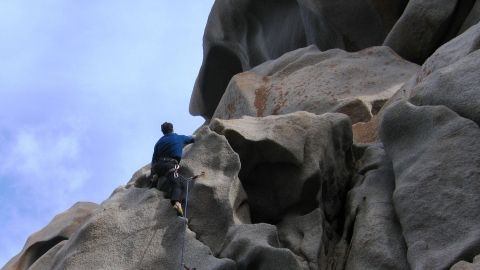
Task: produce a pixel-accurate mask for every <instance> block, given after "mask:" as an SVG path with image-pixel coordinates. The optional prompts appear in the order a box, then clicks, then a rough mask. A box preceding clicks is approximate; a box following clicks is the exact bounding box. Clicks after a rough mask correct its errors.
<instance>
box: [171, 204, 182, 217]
mask: <svg viewBox="0 0 480 270" xmlns="http://www.w3.org/2000/svg"><path fill="white" fill-rule="evenodd" d="M173 208H175V210H177V215H178V216H180V217H183V209H182V205H181V204H175V205H174V206H173Z"/></svg>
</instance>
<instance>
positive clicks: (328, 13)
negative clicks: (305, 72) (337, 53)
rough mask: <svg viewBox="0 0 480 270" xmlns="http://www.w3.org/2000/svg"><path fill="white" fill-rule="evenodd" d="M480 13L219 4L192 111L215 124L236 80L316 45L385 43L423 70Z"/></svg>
mask: <svg viewBox="0 0 480 270" xmlns="http://www.w3.org/2000/svg"><path fill="white" fill-rule="evenodd" d="M479 10H480V4H478V1H476V2H475V0H465V1H457V0H442V1H426V0H414V1H406V0H395V1H378V0H358V1H356V0H355V1H353V0H342V1H328V0H282V1H280V2H278V1H272V0H257V1H253V0H241V1H235V2H232V1H225V0H217V1H215V4H214V6H213V8H212V11H211V13H210V16H209V20H208V23H207V26H206V28H205V34H204V38H203V48H204V57H203V63H202V67H201V69H200V72H199V75H198V77H197V81H196V83H195V87H194V90H193V93H192V98H191V100H190V113H192V114H193V115H201V116H203V117H205V118H206V119H211V118H212V115H213V113H214V111H215V109H216V107H217V104H218V102H219V101H220V99H221V98H222V96H223V93H224V92H225V89H226V88H227V85H228V83H229V81H230V79H231V78H232V77H233V76H234V75H235V74H238V73H241V72H245V71H249V70H250V69H252V68H253V67H255V66H257V65H259V64H261V63H264V62H266V61H268V60H272V59H276V58H278V57H280V56H281V55H283V54H285V53H287V52H289V51H293V50H295V49H299V48H303V47H306V46H309V45H316V46H317V47H318V48H319V49H320V50H322V51H325V50H329V49H333V48H339V49H344V50H346V51H358V50H362V49H365V48H368V47H372V46H380V45H382V44H383V45H386V46H389V47H391V48H392V49H393V50H395V51H396V52H397V53H398V54H399V55H401V56H402V57H403V58H405V59H407V60H409V61H412V62H415V63H418V64H421V63H423V62H424V61H425V59H427V58H428V57H429V56H430V55H431V54H432V53H433V52H434V51H435V50H436V49H437V48H438V47H440V46H441V45H442V44H444V43H446V42H448V41H449V40H451V39H452V38H454V37H456V36H457V35H459V34H461V33H463V32H464V31H465V30H466V29H468V28H469V27H471V26H473V25H474V24H476V23H477V22H478V21H479V20H480V12H479ZM278 18H282V19H281V20H279V19H278Z"/></svg>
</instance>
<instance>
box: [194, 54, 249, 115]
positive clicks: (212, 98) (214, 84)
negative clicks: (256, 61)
mask: <svg viewBox="0 0 480 270" xmlns="http://www.w3.org/2000/svg"><path fill="white" fill-rule="evenodd" d="M205 61H207V62H208V65H206V66H205V71H204V74H203V76H204V78H203V79H202V81H203V84H202V88H203V89H205V91H203V92H202V93H201V95H202V97H201V99H202V100H205V101H206V104H205V108H207V112H208V114H209V115H211V114H213V112H214V110H215V107H216V105H217V104H218V102H219V101H220V99H221V98H222V96H223V93H224V92H225V89H226V88H227V85H228V82H229V81H230V79H231V78H232V77H233V75H235V74H237V73H240V72H242V64H241V62H240V60H239V58H238V57H237V56H236V55H235V54H234V53H233V52H232V51H230V50H229V49H228V48H226V47H224V46H214V47H212V48H211V49H210V50H209V51H208V53H207V57H206V60H205Z"/></svg>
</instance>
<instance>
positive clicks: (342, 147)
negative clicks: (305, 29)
mask: <svg viewBox="0 0 480 270" xmlns="http://www.w3.org/2000/svg"><path fill="white" fill-rule="evenodd" d="M210 127H211V129H213V130H215V131H216V132H219V133H221V134H223V135H224V136H225V137H226V138H227V140H228V141H229V143H230V145H231V146H232V148H233V149H234V150H235V151H236V152H237V153H238V154H239V156H240V160H241V163H242V169H241V171H240V179H241V181H242V185H243V186H244V188H245V191H246V193H247V195H248V202H249V206H250V211H251V215H252V221H253V222H267V223H270V224H276V225H277V227H278V234H279V239H280V241H281V243H282V246H283V247H285V248H288V249H289V250H291V251H293V253H294V254H295V255H296V256H297V257H300V258H302V260H301V261H299V262H298V264H299V265H304V264H305V265H308V267H309V268H308V269H328V268H327V267H328V266H327V265H328V260H330V259H331V258H332V257H333V256H334V247H335V244H336V242H337V241H338V239H340V235H339V234H338V231H341V230H342V228H343V217H342V215H343V203H344V195H343V194H345V191H346V188H347V185H348V182H349V179H350V175H351V173H352V169H353V168H352V167H353V163H352V162H353V159H352V152H351V145H352V133H351V123H350V121H349V118H348V117H347V116H345V115H343V114H324V115H321V116H318V115H315V114H311V113H308V112H297V113H293V114H287V115H280V116H268V117H263V118H256V117H244V118H242V119H233V120H220V119H214V120H213V121H212V122H211V124H210ZM299 267H300V266H299ZM304 267H307V266H302V267H301V268H290V269H304ZM249 269H250V268H249ZM271 269H273V268H271Z"/></svg>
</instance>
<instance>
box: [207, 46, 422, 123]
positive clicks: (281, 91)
mask: <svg viewBox="0 0 480 270" xmlns="http://www.w3.org/2000/svg"><path fill="white" fill-rule="evenodd" d="M417 70H418V66H417V65H415V64H412V63H410V62H408V61H405V60H403V59H402V58H400V57H398V55H396V54H395V53H394V52H393V51H392V50H390V49H389V48H387V47H372V48H369V49H365V50H362V51H360V52H356V53H348V52H345V51H342V50H338V49H335V50H329V51H326V52H321V51H319V50H318V49H317V48H316V47H315V46H310V47H307V48H303V49H298V50H295V51H292V52H289V53H287V54H285V55H283V56H281V57H280V58H278V59H276V60H271V61H268V62H266V63H263V64H261V65H259V66H257V67H255V68H254V69H252V70H250V71H248V72H245V73H241V74H238V75H235V76H234V77H233V78H232V80H231V81H230V84H229V85H228V87H227V89H226V90H225V94H224V95H223V97H222V99H221V100H220V103H219V104H218V107H217V109H216V110H215V113H214V114H213V117H215V118H222V119H231V118H240V117H241V116H243V115H250V116H267V115H275V114H287V113H291V112H295V111H309V112H312V113H315V114H322V113H326V112H341V113H345V114H347V115H348V116H350V118H351V119H352V122H353V123H356V122H368V121H369V120H370V119H371V117H372V115H373V114H375V113H376V112H378V110H379V109H380V108H381V106H382V105H383V103H384V102H385V101H386V100H387V99H389V98H390V97H391V96H392V95H393V94H394V93H395V92H396V91H397V90H398V89H399V88H400V87H401V86H402V85H403V83H404V82H405V81H407V80H408V79H409V78H410V77H412V76H413V75H414V74H415V72H417Z"/></svg>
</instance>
